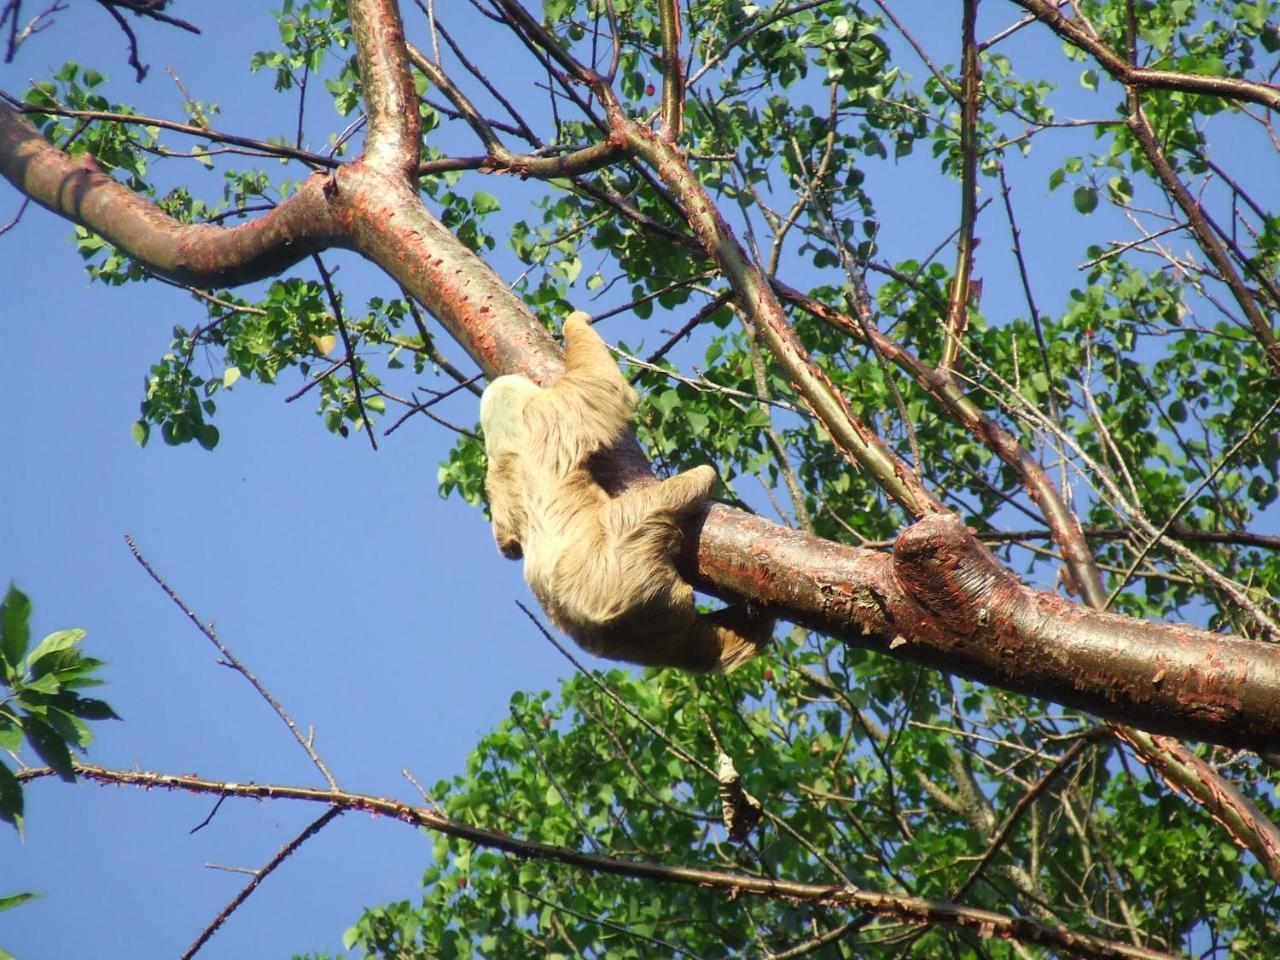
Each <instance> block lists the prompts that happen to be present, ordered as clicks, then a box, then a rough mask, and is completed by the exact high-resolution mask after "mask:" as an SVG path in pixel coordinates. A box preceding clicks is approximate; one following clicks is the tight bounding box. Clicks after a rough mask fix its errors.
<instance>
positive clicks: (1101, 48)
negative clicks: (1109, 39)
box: [1012, 0, 1280, 110]
mask: <svg viewBox="0 0 1280 960" xmlns="http://www.w3.org/2000/svg"><path fill="white" fill-rule="evenodd" d="M1012 2H1013V3H1016V4H1017V5H1018V6H1020V7H1022V8H1023V9H1024V10H1026V11H1027V12H1028V13H1030V14H1031V15H1032V16H1033V17H1035V18H1036V19H1037V20H1039V21H1040V22H1041V23H1043V24H1044V25H1045V26H1047V27H1048V28H1049V29H1050V30H1052V31H1053V32H1054V33H1056V34H1057V35H1058V36H1060V37H1062V39H1063V40H1066V41H1067V42H1068V43H1070V44H1071V45H1072V46H1074V47H1079V48H1080V49H1081V50H1084V51H1085V52H1086V53H1089V54H1090V55H1092V56H1093V58H1094V59H1095V60H1097V61H1098V65H1099V66H1101V67H1102V68H1103V69H1105V70H1106V71H1107V72H1108V73H1109V74H1111V75H1112V76H1113V77H1115V78H1116V79H1117V80H1119V81H1120V82H1121V83H1123V84H1124V85H1125V86H1126V87H1130V88H1137V89H1159V90H1182V91H1185V92H1187V93H1200V94H1205V95H1207V96H1215V97H1223V98H1224V99H1227V100H1244V101H1246V102H1248V103H1256V104H1259V105H1260V106H1263V107H1267V108H1269V109H1271V110H1280V87H1276V86H1273V85H1272V84H1269V83H1252V82H1250V81H1248V80H1241V79H1240V78H1239V77H1214V76H1208V75H1205V74H1199V73H1186V72H1183V71H1179V70H1152V69H1149V68H1147V67H1139V66H1135V65H1134V64H1131V63H1130V62H1129V61H1128V60H1127V59H1126V58H1125V57H1123V56H1122V55H1120V54H1119V53H1117V52H1116V51H1115V50H1113V49H1111V47H1109V46H1107V44H1105V43H1103V42H1102V41H1101V40H1100V39H1098V38H1097V37H1095V36H1094V35H1093V34H1092V33H1090V32H1089V31H1088V30H1086V29H1085V28H1084V27H1083V26H1081V25H1080V24H1079V23H1078V22H1077V21H1075V20H1073V19H1072V18H1070V17H1068V16H1066V15H1065V14H1064V13H1062V12H1061V11H1060V10H1059V9H1058V5H1057V4H1055V3H1052V2H1050V0H1012Z"/></svg>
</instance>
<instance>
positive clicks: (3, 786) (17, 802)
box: [0, 760, 22, 836]
mask: <svg viewBox="0 0 1280 960" xmlns="http://www.w3.org/2000/svg"><path fill="white" fill-rule="evenodd" d="M0 820H4V821H6V822H8V823H12V824H13V825H14V827H16V828H17V830H18V834H19V836H21V834H22V784H21V783H20V782H19V780H18V778H17V777H15V776H14V775H13V771H12V770H10V769H9V767H8V765H7V764H6V763H5V762H4V761H3V760H0Z"/></svg>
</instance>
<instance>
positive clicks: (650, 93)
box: [644, 83, 654, 97]
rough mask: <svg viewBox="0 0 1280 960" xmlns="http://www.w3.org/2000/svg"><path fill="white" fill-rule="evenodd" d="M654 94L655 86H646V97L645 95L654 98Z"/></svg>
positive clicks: (649, 84)
mask: <svg viewBox="0 0 1280 960" xmlns="http://www.w3.org/2000/svg"><path fill="white" fill-rule="evenodd" d="M653 93H654V86H653V84H652V83H648V84H645V88H644V95H645V96H646V97H652V96H653Z"/></svg>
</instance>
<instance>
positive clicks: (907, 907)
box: [17, 763, 1173, 960]
mask: <svg viewBox="0 0 1280 960" xmlns="http://www.w3.org/2000/svg"><path fill="white" fill-rule="evenodd" d="M74 767H75V772H76V774H77V775H78V776H81V777H84V778H85V779H87V780H92V781H94V782H96V783H102V784H113V785H118V786H136V787H142V788H143V789H148V790H152V789H156V788H160V789H166V790H181V791H185V792H187V793H195V794H213V795H217V796H226V797H247V798H252V799H257V800H303V801H308V802H312V803H324V804H328V805H330V806H331V809H333V810H343V811H346V810H354V811H361V812H364V813H369V814H373V815H375V816H382V817H387V818H389V819H393V820H398V821H400V822H401V823H406V824H409V825H410V826H414V827H422V828H425V829H428V830H432V831H434V832H437V833H442V834H444V835H446V836H450V837H454V838H456V839H458V840H464V841H467V842H469V843H474V844H476V845H477V846H481V847H486V848H488V849H492V850H500V851H502V852H503V853H509V854H512V855H513V856H516V857H518V858H521V859H534V860H542V861H546V862H550V863H563V864H566V865H568V866H573V867H577V868H579V869H585V870H589V871H591V872H593V873H599V874H607V875H612V876H620V877H628V878H631V879H635V880H649V881H655V882H659V883H672V884H680V885H683V886H698V887H702V888H705V889H711V890H716V891H722V892H724V893H726V894H728V895H729V896H741V895H743V894H750V895H753V896H758V897H762V898H765V899H771V900H789V901H802V902H805V903H810V904H814V905H816V906H826V907H845V908H849V909H855V910H865V911H868V912H871V913H874V914H876V915H878V916H882V917H887V918H891V919H893V920H897V921H900V922H903V923H911V924H931V925H945V926H951V927H957V928H960V929H965V930H969V931H971V932H973V933H976V934H977V935H978V936H981V937H989V938H995V939H1001V940H1011V941H1015V942H1019V943H1026V944H1034V945H1039V946H1045V947H1049V948H1051V949H1058V950H1064V951H1067V952H1069V953H1071V954H1072V955H1074V956H1079V957H1089V958H1099V960H1173V955H1172V954H1167V953H1161V952H1158V951H1155V950H1147V949H1145V948H1143V947H1137V946H1130V945H1128V944H1125V943H1120V942H1118V941H1113V940H1106V939H1104V938H1102V937H1095V936H1093V935H1091V934H1087V933H1078V932H1075V931H1072V930H1068V929H1066V928H1065V927H1062V926H1050V925H1047V924H1042V923H1037V922H1036V921H1033V920H1028V919H1025V918H1022V917H1014V916H1010V915H1008V914H1002V913H996V912H995V911H992V910H983V909H981V908H978V907H969V906H965V905H963V904H958V903H949V902H945V901H937V900H925V899H923V898H920V897H907V896H897V895H894V894H891V893H880V892H876V891H871V890H863V889H860V888H858V887H854V886H852V885H844V886H841V885H829V884H813V883H800V882H796V881H790V880H779V879H772V878H769V877H758V876H748V875H744V874H737V873H730V872H727V871H723V870H709V869H704V868H701V867H683V866H674V865H668V864H661V863H653V862H649V861H644V860H623V859H620V858H618V857H606V856H599V855H594V854H587V853H581V852H579V851H577V850H573V849H570V848H567V847H559V846H555V845H554V844H549V843H541V842H539V841H536V840H522V839H520V838H518V837H513V836H510V835H509V834H505V833H500V832H498V831H496V830H487V829H485V828H483V827H476V826H472V825H470V824H466V823H460V822H459V821H457V820H453V819H451V818H449V817H448V816H446V815H444V814H442V813H441V812H439V811H438V810H433V809H430V808H428V807H414V806H411V805H409V804H407V803H403V802H401V801H398V800H390V799H387V798H386V797H373V796H369V795H367V794H358V793H347V792H340V793H333V792H330V791H328V790H316V789H313V788H309V787H293V786H285V785H277V784H259V783H229V782H222V781H217V780H208V779H205V778H203V777H197V776H192V775H182V776H178V775H174V774H166V773H153V772H149V771H143V770H112V769H108V768H106V767H100V766H96V765H93V764H85V763H75V764H74ZM52 775H53V771H52V770H51V769H49V768H47V767H38V768H30V769H26V770H20V771H18V773H17V777H18V779H19V780H20V781H22V782H29V781H31V780H35V779H37V778H40V777H47V776H52Z"/></svg>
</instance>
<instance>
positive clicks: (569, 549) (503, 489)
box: [480, 312, 773, 672]
mask: <svg viewBox="0 0 1280 960" xmlns="http://www.w3.org/2000/svg"><path fill="white" fill-rule="evenodd" d="M564 338H565V372H564V374H563V375H561V377H560V379H559V380H557V381H556V382H555V383H554V384H553V385H552V386H551V387H548V388H546V389H543V388H541V387H538V386H537V385H536V384H534V383H533V382H532V381H530V380H528V379H527V378H525V377H522V376H518V375H517V376H505V377H499V378H498V379H496V380H494V381H493V383H492V384H490V385H489V387H488V389H486V390H485V392H484V397H483V398H482V400H481V402H480V423H481V426H482V427H483V428H484V436H485V451H486V454H487V456H488V471H487V473H486V475H485V488H486V490H487V491H488V494H489V505H490V510H491V512H492V515H493V535H494V539H495V540H496V541H497V544H498V549H499V551H501V553H502V555H503V556H505V557H509V558H511V559H518V558H519V557H521V556H523V557H524V578H525V580H526V581H527V582H528V584H529V587H530V589H531V590H532V591H533V594H534V596H536V597H537V598H538V602H539V603H541V604H542V608H543V609H544V610H545V611H546V612H547V616H548V617H550V618H551V621H552V622H553V623H554V624H555V625H556V626H557V627H559V628H560V629H561V630H563V631H564V632H565V633H567V634H568V635H569V636H571V637H573V639H574V640H576V641H577V642H578V643H579V644H580V645H581V646H582V647H584V648H586V649H587V650H589V651H591V652H592V653H594V654H597V655H599V656H602V657H608V658H610V659H612V660H627V661H629V662H631V663H638V664H643V665H645V666H654V667H679V668H681V669H683V670H691V671H697V672H704V671H708V670H723V671H729V670H732V669H734V668H735V667H737V666H739V665H740V664H742V663H744V662H745V661H746V660H748V659H750V658H751V657H752V656H754V655H755V654H756V653H758V652H759V651H760V649H761V648H762V647H763V646H764V644H765V643H767V642H768V640H769V638H770V636H771V635H772V633H773V621H772V620H768V619H764V618H759V617H755V616H753V615H752V614H750V613H749V612H748V611H747V610H746V608H745V607H741V606H732V607H726V608H725V609H723V610H719V611H717V612H715V613H712V614H702V613H699V612H698V610H697V608H696V607H695V606H694V595H693V588H692V587H690V586H689V584H687V583H685V582H684V581H683V580H681V579H680V576H679V574H678V573H676V568H675V561H676V557H677V556H678V555H679V553H680V547H681V544H682V542H683V536H684V534H683V530H682V523H683V522H684V521H686V520H687V519H688V518H690V517H692V516H695V515H696V514H697V513H698V512H699V511H700V510H702V508H703V507H704V506H705V505H706V503H707V498H708V497H709V496H710V494H711V489H712V487H713V486H714V485H715V482H716V473H715V470H713V469H712V468H711V467H706V466H704V467H695V468H694V469H692V470H688V471H686V472H684V473H682V474H680V475H679V476H675V477H671V478H669V479H667V480H662V481H660V482H658V483H655V484H653V485H650V486H644V487H637V488H634V489H631V490H628V491H626V492H624V493H622V494H620V495H618V496H616V497H610V496H609V495H608V494H607V493H606V492H605V491H604V489H602V488H601V487H600V485H599V484H598V483H597V482H596V481H595V479H594V478H593V477H592V475H591V473H590V471H589V470H588V469H587V460H588V458H589V457H590V456H591V454H593V453H596V452H597V451H600V450H603V449H606V448H608V447H610V446H612V445H613V444H614V443H615V442H616V441H617V440H618V439H619V437H621V436H622V434H623V433H624V432H625V431H626V429H627V427H628V425H629V424H630V422H631V414H632V412H633V411H634V409H635V402H636V397H635V392H634V391H633V390H632V389H631V386H630V385H629V384H628V383H627V381H626V380H625V379H623V377H622V374H621V373H620V372H619V370H618V367H617V364H615V363H614V361H613V358H612V357H611V356H610V355H609V350H608V348H607V347H606V346H605V344H604V341H603V340H601V339H600V337H599V335H598V334H597V333H596V332H595V331H594V330H593V329H591V324H590V321H589V318H588V317H587V315H586V314H585V313H580V312H575V313H572V314H570V315H569V318H568V319H567V320H565V323H564Z"/></svg>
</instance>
